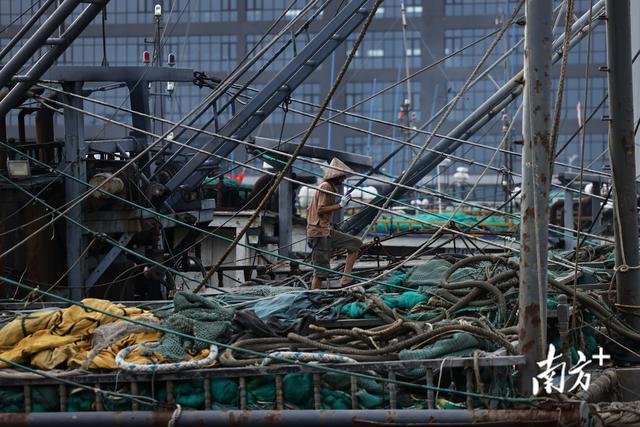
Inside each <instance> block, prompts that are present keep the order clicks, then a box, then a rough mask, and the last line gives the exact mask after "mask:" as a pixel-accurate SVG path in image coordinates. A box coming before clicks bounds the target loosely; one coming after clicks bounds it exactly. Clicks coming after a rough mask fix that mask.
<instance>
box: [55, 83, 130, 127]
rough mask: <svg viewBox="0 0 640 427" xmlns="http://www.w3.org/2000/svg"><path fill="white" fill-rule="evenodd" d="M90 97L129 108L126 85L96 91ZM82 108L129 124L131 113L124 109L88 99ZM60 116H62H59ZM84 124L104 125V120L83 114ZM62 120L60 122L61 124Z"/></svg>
mask: <svg viewBox="0 0 640 427" xmlns="http://www.w3.org/2000/svg"><path fill="white" fill-rule="evenodd" d="M90 98H91V99H96V100H98V101H101V102H105V103H107V104H111V105H114V106H117V107H121V108H129V109H130V108H131V99H130V96H129V89H128V88H126V87H121V88H116V89H112V90H106V91H96V92H93V93H92V94H91V95H90ZM84 108H85V109H86V110H87V111H90V112H92V113H95V114H99V115H101V116H104V117H108V118H109V119H112V120H115V121H118V122H122V123H127V124H131V113H128V112H126V111H122V110H118V109H115V108H111V107H107V106H105V105H100V104H96V103H93V102H90V101H86V102H85V103H84ZM61 117H62V116H61ZM84 117H85V119H84V121H85V124H92V125H100V126H101V125H105V124H106V122H105V121H104V120H101V119H99V118H97V117H93V116H90V115H88V114H87V115H85V116H84ZM62 123H63V122H61V124H62ZM128 132H129V131H128V130H125V133H128Z"/></svg>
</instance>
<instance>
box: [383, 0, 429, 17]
mask: <svg viewBox="0 0 640 427" xmlns="http://www.w3.org/2000/svg"><path fill="white" fill-rule="evenodd" d="M400 1H401V0H385V1H384V2H383V3H382V4H381V5H380V7H378V10H377V11H376V18H399V17H401V16H402V14H401V12H400ZM404 9H405V12H406V14H407V17H420V16H422V0H404Z"/></svg>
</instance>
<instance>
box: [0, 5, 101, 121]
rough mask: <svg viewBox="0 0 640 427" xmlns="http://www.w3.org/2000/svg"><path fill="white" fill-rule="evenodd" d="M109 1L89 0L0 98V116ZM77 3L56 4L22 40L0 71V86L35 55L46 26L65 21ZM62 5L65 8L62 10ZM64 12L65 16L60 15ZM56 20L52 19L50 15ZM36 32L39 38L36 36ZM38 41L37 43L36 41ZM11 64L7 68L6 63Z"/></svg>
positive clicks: (7, 110) (13, 104)
mask: <svg viewBox="0 0 640 427" xmlns="http://www.w3.org/2000/svg"><path fill="white" fill-rule="evenodd" d="M108 2H109V0H104V3H92V4H89V6H87V7H86V8H85V9H84V11H82V13H80V16H78V17H77V18H76V19H75V20H74V21H73V23H72V24H71V25H70V26H69V27H68V28H67V29H66V30H65V32H64V34H63V35H62V36H61V37H60V38H59V39H58V40H57V41H56V44H53V45H52V46H51V47H50V48H49V49H48V50H47V51H46V53H44V54H43V55H42V56H40V58H39V59H38V60H37V61H36V62H35V63H34V64H33V66H31V68H30V69H29V70H28V71H27V73H26V76H24V77H26V80H27V81H21V82H19V83H17V84H16V85H15V86H14V87H13V88H12V89H11V90H10V91H9V93H8V94H7V95H6V96H5V97H4V98H3V99H2V101H0V115H3V114H7V113H8V112H9V110H11V109H12V108H14V107H15V106H17V105H18V104H19V103H20V102H21V101H22V99H23V97H24V96H25V95H26V94H27V92H28V91H29V89H31V86H32V85H33V84H34V82H35V81H36V80H37V79H39V78H40V76H42V74H44V73H45V71H47V70H48V69H49V67H51V66H52V65H53V64H54V63H55V61H56V60H57V59H58V57H60V55H62V54H63V53H64V51H65V50H66V49H67V47H69V45H70V44H71V42H72V41H73V40H75V39H76V37H78V36H79V35H80V33H82V31H83V30H84V29H85V28H86V27H87V25H89V24H90V23H91V21H92V20H93V18H95V17H96V16H98V13H100V11H101V10H102V8H104V7H105V6H106V4H107V3H108ZM78 3H80V1H79V0H76V1H70V0H67V1H65V2H64V3H63V4H62V6H59V7H58V8H57V9H56V10H55V12H53V13H52V14H51V17H49V19H47V21H46V22H45V23H44V24H43V25H42V26H41V27H40V28H39V29H38V30H37V32H36V33H34V35H33V36H31V38H30V39H29V40H28V41H27V43H25V45H24V46H23V47H22V48H21V49H20V50H19V51H18V53H16V55H14V56H13V57H12V58H11V60H10V61H9V62H8V63H7V65H5V66H4V67H3V68H2V69H1V70H0V85H2V86H4V85H6V84H7V82H9V81H10V80H11V79H12V78H13V77H14V76H15V74H16V73H17V72H18V71H19V70H20V68H21V67H22V66H23V65H24V64H25V63H26V62H27V61H28V60H29V59H30V58H31V57H32V56H33V55H34V54H35V52H36V51H37V50H38V48H40V47H43V43H44V42H45V41H46V39H47V36H48V34H50V33H48V34H45V33H47V31H44V30H45V29H47V30H49V27H51V26H54V24H55V28H57V27H58V26H59V25H61V24H62V23H64V18H66V17H68V16H69V15H70V14H71V13H72V12H73V9H74V8H75V6H76V5H77V4H78ZM63 8H64V9H63ZM61 15H64V16H61ZM54 17H57V18H58V19H56V20H54V19H53V18H54ZM55 28H54V29H52V30H51V32H53V31H55ZM36 35H37V36H38V37H36ZM38 43H39V44H38ZM10 65H11V67H10V68H9V66H10Z"/></svg>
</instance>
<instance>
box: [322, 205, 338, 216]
mask: <svg viewBox="0 0 640 427" xmlns="http://www.w3.org/2000/svg"><path fill="white" fill-rule="evenodd" d="M341 207H342V206H340V205H339V204H337V203H336V204H334V205H329V206H320V207H319V208H318V213H319V214H320V215H324V214H328V213H331V212H335V211H337V210H338V209H340V208H341Z"/></svg>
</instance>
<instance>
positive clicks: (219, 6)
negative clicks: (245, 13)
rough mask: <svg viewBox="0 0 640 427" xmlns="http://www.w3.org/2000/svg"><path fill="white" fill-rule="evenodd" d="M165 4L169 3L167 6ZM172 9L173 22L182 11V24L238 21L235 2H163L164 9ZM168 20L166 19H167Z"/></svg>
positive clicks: (173, 0)
mask: <svg viewBox="0 0 640 427" xmlns="http://www.w3.org/2000/svg"><path fill="white" fill-rule="evenodd" d="M166 3H169V4H168V5H167V4H166ZM171 7H173V13H174V17H173V18H172V19H171V21H172V22H175V21H176V20H177V19H178V17H179V15H180V14H181V13H182V11H183V10H184V11H185V12H184V16H183V17H182V18H180V20H181V21H182V22H185V23H189V22H228V21H237V20H238V4H237V0H215V1H212V0H169V1H168V2H167V1H165V9H166V11H167V12H165V16H168V15H166V13H168V11H169V10H170V9H171ZM167 19H168V18H167Z"/></svg>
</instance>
